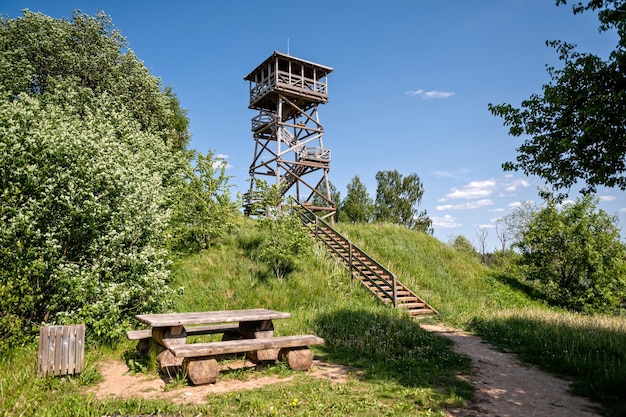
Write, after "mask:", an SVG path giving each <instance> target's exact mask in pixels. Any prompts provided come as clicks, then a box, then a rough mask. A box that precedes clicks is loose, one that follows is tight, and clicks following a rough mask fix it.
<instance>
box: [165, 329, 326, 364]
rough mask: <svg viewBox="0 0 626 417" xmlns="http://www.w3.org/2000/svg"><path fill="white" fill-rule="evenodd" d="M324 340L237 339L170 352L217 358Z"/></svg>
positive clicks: (302, 336) (295, 337)
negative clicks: (218, 356)
mask: <svg viewBox="0 0 626 417" xmlns="http://www.w3.org/2000/svg"><path fill="white" fill-rule="evenodd" d="M323 343H324V339H322V338H321V337H317V336H314V335H301V336H277V337H269V338H266V339H239V340H226V341H222V342H207V343H192V344H186V345H178V346H172V347H171V348H170V350H171V351H172V353H173V354H174V356H176V357H178V358H181V357H182V358H197V357H202V356H217V355H223V354H226V353H243V352H250V351H253V350H263V349H282V348H294V347H305V346H311V345H321V344H323Z"/></svg>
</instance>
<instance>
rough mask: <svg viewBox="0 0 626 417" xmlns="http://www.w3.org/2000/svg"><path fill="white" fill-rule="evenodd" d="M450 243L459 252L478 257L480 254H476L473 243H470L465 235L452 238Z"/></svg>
mask: <svg viewBox="0 0 626 417" xmlns="http://www.w3.org/2000/svg"><path fill="white" fill-rule="evenodd" d="M448 243H449V244H450V245H451V246H452V247H453V248H454V249H455V250H456V251H458V252H462V253H467V254H470V255H473V256H476V257H478V253H477V252H476V248H474V245H472V242H470V241H469V239H468V238H466V237H465V236H463V235H458V236H451V237H450V238H449V242H448Z"/></svg>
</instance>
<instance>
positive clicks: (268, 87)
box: [244, 52, 336, 219]
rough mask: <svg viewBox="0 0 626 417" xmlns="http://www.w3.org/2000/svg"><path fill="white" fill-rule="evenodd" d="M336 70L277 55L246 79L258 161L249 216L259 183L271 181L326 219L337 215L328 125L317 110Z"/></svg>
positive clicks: (249, 197) (248, 201) (252, 171)
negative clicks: (326, 142)
mask: <svg viewBox="0 0 626 417" xmlns="http://www.w3.org/2000/svg"><path fill="white" fill-rule="evenodd" d="M332 71H333V69H332V68H330V67H326V66H323V65H319V64H316V63H313V62H309V61H305V60H302V59H299V58H295V57H293V56H290V55H286V54H283V53H280V52H274V53H273V54H272V55H271V56H270V57H268V58H267V59H266V60H265V61H263V62H262V63H261V64H260V65H259V66H258V67H256V68H255V69H254V70H253V71H252V72H251V73H250V74H248V75H247V76H246V77H244V80H245V81H248V82H249V84H250V105H249V108H250V109H252V110H255V111H257V112H258V113H257V115H256V116H255V117H253V118H252V133H253V138H254V142H255V145H254V157H253V160H252V164H250V177H251V181H250V191H249V192H248V193H247V194H246V196H245V201H244V208H245V212H246V214H248V215H251V214H259V213H255V212H254V207H255V206H256V203H258V202H259V200H260V197H259V190H258V189H257V181H256V180H257V179H261V177H269V179H267V180H266V182H267V183H270V184H271V183H274V182H275V183H276V185H277V186H279V187H280V190H281V192H282V195H283V196H286V195H291V196H292V197H293V198H294V199H295V200H296V201H297V202H299V203H300V204H302V205H304V206H306V207H308V208H309V209H310V210H312V211H313V212H316V214H317V215H318V216H319V217H321V218H327V217H330V218H331V219H332V216H333V215H334V214H335V211H336V206H335V203H334V202H333V201H332V200H331V195H330V187H329V182H328V172H329V170H330V160H331V152H330V149H328V148H325V147H324V145H323V140H322V138H323V135H324V127H323V126H322V124H321V122H320V120H319V115H318V107H319V105H320V104H324V103H327V102H328V74H330V73H331V72H332Z"/></svg>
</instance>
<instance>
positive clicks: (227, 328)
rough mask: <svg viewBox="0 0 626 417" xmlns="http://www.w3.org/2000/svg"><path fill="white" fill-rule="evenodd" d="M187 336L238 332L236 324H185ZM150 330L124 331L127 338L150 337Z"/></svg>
mask: <svg viewBox="0 0 626 417" xmlns="http://www.w3.org/2000/svg"><path fill="white" fill-rule="evenodd" d="M185 332H186V333H187V336H195V335H203V334H218V333H239V325H238V324H236V323H235V324H211V325H207V326H185ZM151 337H152V330H151V329H146V330H129V331H127V332H126V338H127V339H128V340H141V339H150V338H151Z"/></svg>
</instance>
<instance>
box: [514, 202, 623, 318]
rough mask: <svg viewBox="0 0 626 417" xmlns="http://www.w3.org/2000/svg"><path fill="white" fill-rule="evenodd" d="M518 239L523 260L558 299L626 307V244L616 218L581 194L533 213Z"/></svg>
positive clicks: (588, 306)
mask: <svg viewBox="0 0 626 417" xmlns="http://www.w3.org/2000/svg"><path fill="white" fill-rule="evenodd" d="M528 226H529V227H528V229H527V230H526V231H525V232H524V233H523V235H522V239H521V241H520V242H519V243H517V247H518V248H519V249H520V250H521V258H520V263H521V265H522V266H523V267H524V269H525V271H526V276H527V278H528V279H529V280H531V281H535V282H537V283H538V284H539V285H540V287H541V289H542V290H543V291H544V292H545V294H546V296H547V297H548V298H549V299H551V300H553V301H554V302H555V303H557V304H559V305H562V306H564V307H567V308H569V309H572V310H575V311H582V312H589V313H595V312H610V313H616V312H622V311H623V310H624V308H626V247H625V246H624V244H623V243H622V242H620V238H619V228H618V227H617V218H616V217H614V216H609V215H608V214H607V213H606V212H604V211H603V210H597V199H595V198H593V197H591V196H584V197H582V198H579V199H578V200H577V201H576V203H574V204H568V205H565V206H563V207H562V208H561V209H560V210H559V208H558V206H557V204H556V202H555V201H553V200H550V201H548V204H547V207H546V208H544V209H542V210H540V211H538V212H535V213H534V214H533V215H532V218H531V221H530V223H529V225H528Z"/></svg>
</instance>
